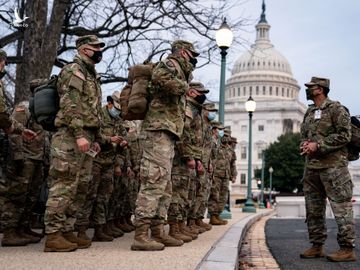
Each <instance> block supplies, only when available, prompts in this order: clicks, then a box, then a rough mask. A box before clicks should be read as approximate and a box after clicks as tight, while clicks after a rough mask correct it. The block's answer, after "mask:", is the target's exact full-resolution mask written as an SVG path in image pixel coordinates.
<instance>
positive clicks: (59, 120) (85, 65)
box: [55, 55, 110, 142]
mask: <svg viewBox="0 0 360 270" xmlns="http://www.w3.org/2000/svg"><path fill="white" fill-rule="evenodd" d="M57 88H58V92H59V96H60V110H59V112H58V113H57V116H56V119H55V125H56V126H57V127H68V128H69V129H71V130H72V131H73V133H74V136H75V137H76V138H80V137H83V136H84V131H83V129H94V130H97V131H98V134H97V135H98V138H100V139H99V141H108V142H109V141H110V138H109V137H107V138H106V137H103V136H102V133H101V132H100V130H99V128H100V121H101V120H100V118H101V88H100V76H99V75H98V74H97V72H96V70H95V67H94V65H92V64H91V63H90V62H89V60H88V59H86V58H85V57H83V56H80V55H76V56H75V58H74V63H71V64H68V65H66V66H65V67H64V68H63V69H62V70H61V72H60V74H59V78H58V83H57Z"/></svg>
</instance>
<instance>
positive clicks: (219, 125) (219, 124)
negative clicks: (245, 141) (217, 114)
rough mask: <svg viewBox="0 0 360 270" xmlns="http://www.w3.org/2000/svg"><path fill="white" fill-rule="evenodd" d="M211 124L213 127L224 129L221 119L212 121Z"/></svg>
mask: <svg viewBox="0 0 360 270" xmlns="http://www.w3.org/2000/svg"><path fill="white" fill-rule="evenodd" d="M210 125H211V127H212V128H217V129H224V126H223V125H222V124H221V123H220V122H219V121H211V122H210Z"/></svg>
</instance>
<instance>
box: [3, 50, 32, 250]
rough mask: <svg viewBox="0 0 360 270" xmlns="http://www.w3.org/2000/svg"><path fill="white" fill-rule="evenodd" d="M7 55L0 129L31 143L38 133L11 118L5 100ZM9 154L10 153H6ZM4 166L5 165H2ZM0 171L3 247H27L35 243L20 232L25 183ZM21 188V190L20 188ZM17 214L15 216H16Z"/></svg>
mask: <svg viewBox="0 0 360 270" xmlns="http://www.w3.org/2000/svg"><path fill="white" fill-rule="evenodd" d="M6 57H7V54H6V52H5V51H3V50H0V129H3V130H4V131H5V133H7V134H11V133H13V134H22V137H23V139H24V140H27V141H30V140H33V139H34V138H35V137H36V133H35V132H34V131H32V130H29V129H25V127H24V126H23V125H22V124H21V123H19V122H17V121H16V120H14V119H13V118H11V117H10V115H9V112H8V108H7V106H6V100H5V90H4V85H3V82H2V81H1V79H2V78H3V77H4V75H5V74H6V71H5V64H6ZM6 154H8V153H6ZM1 166H3V164H1ZM2 169H3V168H1V171H0V213H1V226H2V229H3V231H4V236H3V239H2V241H1V245H2V246H25V245H27V244H29V243H31V242H33V241H31V240H30V239H29V238H28V237H25V236H24V234H22V233H21V232H19V228H18V227H19V220H20V215H21V210H22V209H23V207H24V201H23V199H24V196H23V193H22V191H24V186H25V185H24V183H22V182H14V181H12V180H11V179H9V178H8V177H7V176H6V174H8V173H6V174H5V171H3V170H2ZM19 187H21V188H19ZM14 213H15V214H14Z"/></svg>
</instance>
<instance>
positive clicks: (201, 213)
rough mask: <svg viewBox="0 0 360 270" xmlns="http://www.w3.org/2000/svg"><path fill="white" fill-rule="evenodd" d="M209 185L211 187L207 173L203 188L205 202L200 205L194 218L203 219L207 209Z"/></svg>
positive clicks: (210, 179)
mask: <svg viewBox="0 0 360 270" xmlns="http://www.w3.org/2000/svg"><path fill="white" fill-rule="evenodd" d="M211 185H212V177H211V176H210V175H209V173H206V186H205V195H204V199H205V200H204V201H203V202H202V203H201V205H200V207H199V210H198V211H197V213H196V218H200V219H203V218H204V215H205V211H206V208H207V207H208V201H209V197H210V191H211Z"/></svg>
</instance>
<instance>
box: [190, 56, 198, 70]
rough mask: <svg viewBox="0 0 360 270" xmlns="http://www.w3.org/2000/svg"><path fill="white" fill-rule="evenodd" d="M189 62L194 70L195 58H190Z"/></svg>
mask: <svg viewBox="0 0 360 270" xmlns="http://www.w3.org/2000/svg"><path fill="white" fill-rule="evenodd" d="M189 62H190V63H191V64H192V66H193V67H194V68H195V67H196V64H197V62H198V60H197V59H196V58H192V57H191V58H190V60H189Z"/></svg>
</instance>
